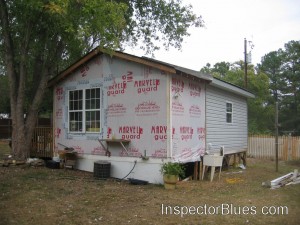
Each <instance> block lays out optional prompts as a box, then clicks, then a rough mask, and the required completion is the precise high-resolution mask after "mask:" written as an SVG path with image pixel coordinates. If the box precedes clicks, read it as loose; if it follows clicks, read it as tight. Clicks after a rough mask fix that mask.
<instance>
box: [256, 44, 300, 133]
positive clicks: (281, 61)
mask: <svg viewBox="0 0 300 225" xmlns="http://www.w3.org/2000/svg"><path fill="white" fill-rule="evenodd" d="M258 69H259V70H260V71H262V72H264V73H266V74H267V75H268V77H269V82H270V92H271V95H272V98H271V99H269V101H268V104H269V105H270V106H271V105H272V106H273V107H275V106H274V105H275V102H278V103H279V121H280V124H281V127H280V130H281V131H283V132H284V131H286V132H291V133H293V134H295V135H296V134H299V133H300V119H299V118H300V115H299V112H300V111H299V110H300V106H299V102H300V94H299V91H300V90H299V89H300V42H299V41H290V42H288V43H287V44H285V48H284V49H279V50H277V51H272V52H270V53H268V54H266V55H265V56H264V57H263V58H262V61H261V64H259V65H258Z"/></svg>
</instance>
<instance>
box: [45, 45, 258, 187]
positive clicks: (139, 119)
mask: <svg viewBox="0 0 300 225" xmlns="http://www.w3.org/2000/svg"><path fill="white" fill-rule="evenodd" d="M220 82H221V83H220ZM223 83H224V82H222V81H219V80H217V85H220V84H223ZM213 84H214V81H213V78H212V77H211V76H210V75H205V74H201V73H198V72H196V71H192V70H188V69H185V68H181V67H178V66H174V65H170V64H166V63H163V62H160V61H156V60H152V59H149V58H144V57H136V56H133V55H128V54H125V53H122V52H114V53H112V56H110V55H108V54H106V53H105V51H103V50H100V49H95V50H94V51H92V52H90V53H89V54H87V55H86V56H84V57H83V58H82V59H80V60H79V61H78V62H76V63H75V64H73V65H72V66H71V67H69V68H68V69H66V70H65V71H64V72H62V73H61V74H59V75H57V76H56V77H54V78H53V79H51V80H50V81H49V85H50V86H53V88H54V120H53V121H54V142H55V145H54V146H55V149H54V151H55V152H58V150H60V149H63V148H64V146H68V147H72V148H74V149H75V150H76V151H77V152H78V153H79V156H80V157H79V160H78V162H77V168H78V169H81V170H86V171H93V165H94V162H95V161H98V160H106V161H109V162H111V176H112V177H117V178H122V177H124V176H125V175H126V174H128V172H129V171H130V170H131V169H132V168H133V166H134V164H135V161H136V166H135V168H134V170H133V171H132V172H131V174H130V175H129V176H128V177H131V178H136V179H142V180H147V181H149V182H152V183H160V182H161V181H162V175H161V174H160V167H161V164H162V163H163V162H164V161H167V160H171V161H179V162H195V161H199V160H200V156H201V155H203V154H204V152H205V149H206V140H207V135H208V134H207V126H208V124H207V122H206V115H207V114H208V113H209V112H207V109H206V104H207V103H206V101H207V99H206V95H207V93H206V92H207V88H208V86H210V85H213ZM224 84H225V83H224ZM231 89H232V90H231ZM220 90H221V89H220ZM221 92H228V93H231V94H230V95H228V96H229V97H230V96H234V98H235V101H237V100H236V99H238V100H239V101H242V102H246V98H247V97H253V95H252V94H250V93H249V92H247V91H245V90H242V89H240V88H237V87H235V86H232V85H230V84H227V83H226V85H224V88H223V89H222V90H221ZM228 101H230V99H228ZM221 104H222V106H221V107H222V108H223V109H224V111H223V112H222V116H223V117H224V126H226V123H227V122H228V121H227V122H226V101H225V102H222V103H221ZM232 107H234V106H232ZM242 110H244V112H245V113H246V115H247V105H246V104H244V108H243V109H242ZM227 113H228V112H227ZM231 116H232V117H233V118H232V122H231V123H232V124H230V126H231V127H232V126H235V124H234V121H235V120H234V119H235V117H234V116H235V115H234V114H233V115H231ZM221 120H222V119H221ZM236 121H239V120H236ZM242 124H243V125H245V124H247V118H244V119H243V121H242ZM227 125H228V124H227ZM236 125H238V124H236ZM242 129H245V132H246V133H247V126H246V127H244V128H242ZM99 139H100V140H102V142H101V143H99V141H98V140H99ZM236 139H238V141H237V142H238V143H241V145H240V146H235V147H236V149H233V150H234V151H239V150H242V149H243V150H244V149H245V148H247V145H245V144H246V143H247V137H246V140H245V137H244V136H243V137H241V138H240V137H236ZM107 140H116V141H115V142H114V141H112V142H109V141H107ZM122 140H128V142H126V143H125V142H124V143H123V146H121V145H120V144H119V143H118V141H121V142H122ZM107 145H109V146H107ZM223 145H225V146H226V140H224V143H223ZM108 151H109V154H108ZM141 156H143V157H144V159H142V157H141ZM145 158H147V160H145Z"/></svg>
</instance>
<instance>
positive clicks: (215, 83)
mask: <svg viewBox="0 0 300 225" xmlns="http://www.w3.org/2000/svg"><path fill="white" fill-rule="evenodd" d="M210 85H211V86H214V87H218V88H220V89H223V90H227V91H230V92H233V93H235V94H238V95H242V96H244V97H246V98H255V95H254V94H252V93H251V92H249V91H246V90H244V89H242V88H239V87H237V86H235V85H232V84H229V83H227V82H225V81H222V80H219V79H216V78H214V79H213V81H212V82H211V83H210Z"/></svg>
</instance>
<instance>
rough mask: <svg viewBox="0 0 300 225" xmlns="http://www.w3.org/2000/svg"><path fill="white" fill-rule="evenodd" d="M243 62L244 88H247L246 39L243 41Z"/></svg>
mask: <svg viewBox="0 0 300 225" xmlns="http://www.w3.org/2000/svg"><path fill="white" fill-rule="evenodd" d="M244 62H245V85H244V86H245V88H247V86H248V85H247V83H248V75H247V39H246V38H245V39H244Z"/></svg>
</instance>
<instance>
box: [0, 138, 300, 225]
mask: <svg viewBox="0 0 300 225" xmlns="http://www.w3.org/2000/svg"><path fill="white" fill-rule="evenodd" d="M7 150H8V151H9V149H7V148H6V146H5V144H4V145H3V142H2V144H1V143H0V156H1V154H2V155H3V154H4V153H3V152H6V151H7ZM294 169H298V170H300V161H296V162H289V163H285V162H280V164H279V172H278V173H277V172H275V162H272V161H268V160H258V159H248V165H247V169H246V170H241V169H233V168H231V169H229V170H227V171H222V173H221V179H220V181H218V179H217V176H218V173H217V174H216V176H215V179H214V181H213V182H209V181H208V180H205V181H187V182H180V183H179V184H178V188H177V189H176V190H165V189H164V188H163V186H162V185H153V184H148V185H143V186H140V185H131V184H129V183H128V182H127V181H122V182H119V181H117V180H114V179H108V180H95V179H94V178H93V174H92V173H87V172H82V171H77V170H64V169H59V170H53V169H49V168H45V167H27V166H10V167H0V224H3V225H10V224H18V225H20V224H21V225H26V224H30V225H32V224H39V225H41V224H42V225H50V224H51V225H52V224H62V225H64V224H118V225H119V224H169V225H171V224H174V225H175V224H214V225H216V224H218V225H219V224H238V225H241V224H251V225H252V224H278V225H279V224H280V225H281V224H285V225H288V224H295V225H296V224H299V221H300V184H298V185H289V186H285V187H282V188H280V189H275V190H271V189H269V188H266V187H262V186H261V183H262V182H263V181H267V180H272V179H275V178H277V177H279V176H281V175H284V174H286V173H289V172H292V171H293V170H294ZM239 171H242V172H241V173H240V172H239ZM233 172H234V173H233Z"/></svg>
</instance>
